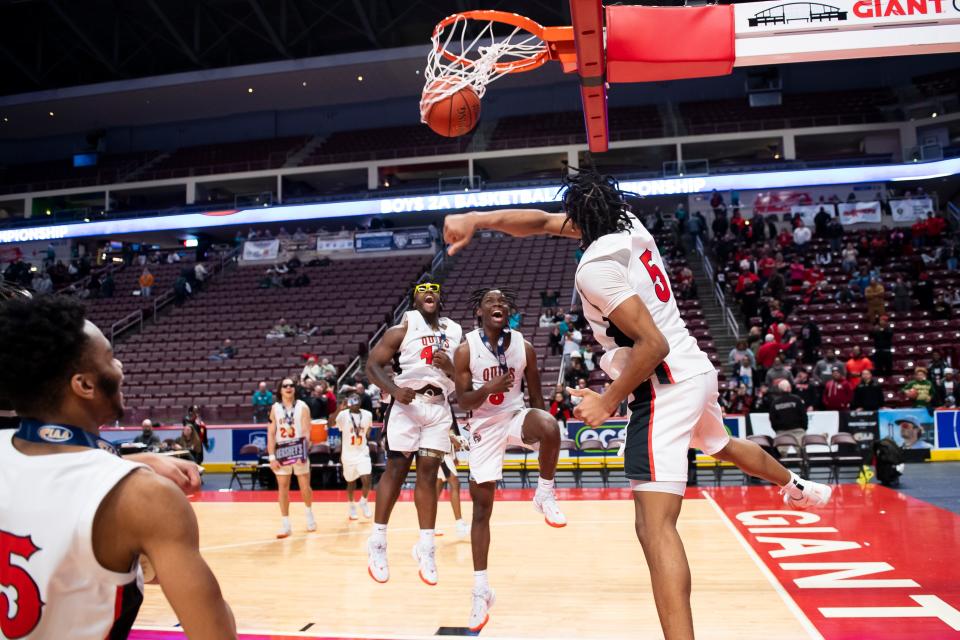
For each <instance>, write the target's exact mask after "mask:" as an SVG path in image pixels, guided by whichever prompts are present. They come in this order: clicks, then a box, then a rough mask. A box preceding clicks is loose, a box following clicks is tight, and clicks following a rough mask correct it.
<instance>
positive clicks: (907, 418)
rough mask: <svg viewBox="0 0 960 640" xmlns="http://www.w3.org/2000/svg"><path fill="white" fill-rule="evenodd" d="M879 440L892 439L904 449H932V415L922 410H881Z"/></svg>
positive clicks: (878, 418) (879, 415)
mask: <svg viewBox="0 0 960 640" xmlns="http://www.w3.org/2000/svg"><path fill="white" fill-rule="evenodd" d="M877 420H878V422H879V423H880V439H883V438H893V440H894V442H896V443H897V444H898V445H900V446H901V447H902V448H904V449H932V448H933V435H934V433H933V415H932V414H931V413H930V412H929V411H927V410H926V409H924V408H914V409H881V410H880V412H879V414H878V417H877Z"/></svg>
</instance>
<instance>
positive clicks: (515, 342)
mask: <svg viewBox="0 0 960 640" xmlns="http://www.w3.org/2000/svg"><path fill="white" fill-rule="evenodd" d="M480 331H481V330H480V329H474V330H473V331H471V332H470V333H468V334H467V344H468V345H470V377H471V378H473V388H474V389H479V388H480V387H481V386H483V385H484V383H486V382H489V381H490V380H492V379H494V378H496V377H497V376H499V375H501V368H500V360H499V359H498V358H497V356H496V355H494V353H493V351H491V350H490V349H488V348H487V346H486V345H485V344H483V339H482V338H481V337H480ZM490 346H491V347H493V348H494V349H496V348H497V345H496V343H491V345H490ZM504 355H505V356H506V357H507V372H508V373H509V374H510V375H511V376H513V384H512V385H510V389H509V390H508V391H507V392H506V393H498V394H495V395H491V396H487V398H486V399H484V401H483V404H481V405H480V406H479V407H477V408H476V409H474V410H473V411H472V412H471V413H470V418H471V419H472V420H480V419H483V418H489V417H490V416H494V415H498V414H502V413H512V412H514V411H518V410H520V409H523V408H524V404H523V389H522V383H523V374H524V372H525V371H526V369H527V349H526V346H525V344H524V340H523V336H522V335H521V334H520V332H519V331H513V330H511V331H510V344H509V345H507V346H506V350H505V353H504Z"/></svg>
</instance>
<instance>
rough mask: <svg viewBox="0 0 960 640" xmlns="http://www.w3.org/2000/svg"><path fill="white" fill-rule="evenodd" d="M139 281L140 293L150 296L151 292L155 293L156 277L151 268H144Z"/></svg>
mask: <svg viewBox="0 0 960 640" xmlns="http://www.w3.org/2000/svg"><path fill="white" fill-rule="evenodd" d="M138 282H139V283H140V295H141V296H143V297H144V298H149V297H150V294H151V293H153V284H154V283H155V282H156V278H154V277H153V274H152V273H150V269H148V268H147V267H144V268H143V273H141V274H140V278H139V279H138Z"/></svg>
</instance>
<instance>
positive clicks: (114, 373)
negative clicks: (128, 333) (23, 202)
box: [0, 292, 236, 640]
mask: <svg viewBox="0 0 960 640" xmlns="http://www.w3.org/2000/svg"><path fill="white" fill-rule="evenodd" d="M0 293H4V292H0ZM122 384H123V367H122V365H121V364H120V362H119V361H118V360H117V359H116V358H114V356H113V350H112V349H111V347H110V343H109V342H108V341H107V339H106V338H105V337H104V336H103V334H102V333H101V332H100V330H99V329H97V327H96V326H95V325H93V324H92V323H91V322H89V321H88V320H85V309H84V307H83V306H82V305H81V304H80V303H79V302H76V301H74V300H72V299H70V298H65V297H61V296H45V297H43V298H39V299H37V300H29V299H26V300H7V301H5V302H0V396H2V400H3V401H4V402H9V404H11V405H12V406H13V408H14V409H15V410H16V412H17V414H18V416H20V422H19V428H18V429H17V430H16V431H13V430H7V431H3V432H2V433H0V495H3V496H4V499H3V500H0V551H2V562H3V567H2V568H0V604H2V610H0V637H3V638H27V639H41V638H71V639H73V638H76V639H78V640H94V639H96V640H100V639H102V638H126V637H127V634H128V633H129V631H130V627H131V625H132V624H133V622H134V619H135V618H136V616H137V611H138V610H139V608H140V604H141V603H142V601H143V593H142V584H143V579H144V576H143V575H142V574H141V572H140V564H139V562H138V560H139V559H142V558H149V560H150V563H151V565H152V567H153V570H154V572H155V580H156V581H157V582H159V584H160V586H161V587H162V588H163V592H164V595H166V597H167V599H168V600H169V601H170V604H171V606H172V607H173V610H174V612H175V613H176V615H177V618H178V619H179V621H180V622H181V624H182V625H183V630H184V631H185V632H186V633H187V634H188V635H189V636H190V637H191V638H200V639H203V640H213V639H221V638H223V639H226V638H236V631H235V625H234V620H233V614H232V613H231V611H230V607H229V606H228V605H227V603H226V602H224V600H223V596H222V595H221V592H220V586H219V585H218V584H217V580H216V578H215V577H214V575H213V573H212V572H211V571H210V568H209V567H208V566H207V564H206V562H204V560H203V558H202V557H201V556H200V551H199V545H198V531H197V520H196V516H195V515H194V512H193V509H192V508H191V507H190V504H189V502H187V499H186V498H185V497H184V496H183V494H182V493H181V492H180V490H179V489H178V488H177V487H176V486H175V485H174V484H173V483H172V482H169V481H167V480H166V479H164V478H162V477H160V475H158V474H155V473H152V472H150V471H148V470H147V469H146V467H145V466H143V465H142V464H138V463H134V462H131V461H130V460H127V459H121V458H120V457H119V456H118V455H117V454H116V450H115V449H114V448H113V446H112V445H111V444H110V443H109V442H107V441H105V440H103V439H101V438H100V437H99V435H98V434H99V428H100V425H101V424H104V423H107V422H113V421H115V420H119V419H120V418H121V417H122V415H123V393H122V391H121V388H122Z"/></svg>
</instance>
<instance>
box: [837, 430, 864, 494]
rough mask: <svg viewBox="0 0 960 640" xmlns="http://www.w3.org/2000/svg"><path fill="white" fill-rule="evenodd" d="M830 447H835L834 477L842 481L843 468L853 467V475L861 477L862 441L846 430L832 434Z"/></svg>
mask: <svg viewBox="0 0 960 640" xmlns="http://www.w3.org/2000/svg"><path fill="white" fill-rule="evenodd" d="M830 447H831V448H832V449H833V463H834V478H836V481H837V483H838V484H839V483H840V470H841V469H853V470H854V476H853V477H854V478H857V477H859V476H860V470H861V469H862V468H863V465H864V459H863V454H862V453H860V443H858V442H857V441H856V439H855V438H854V437H853V435H852V434H850V433H847V432H846V431H841V432H840V433H835V434H833V435H832V436H830Z"/></svg>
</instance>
